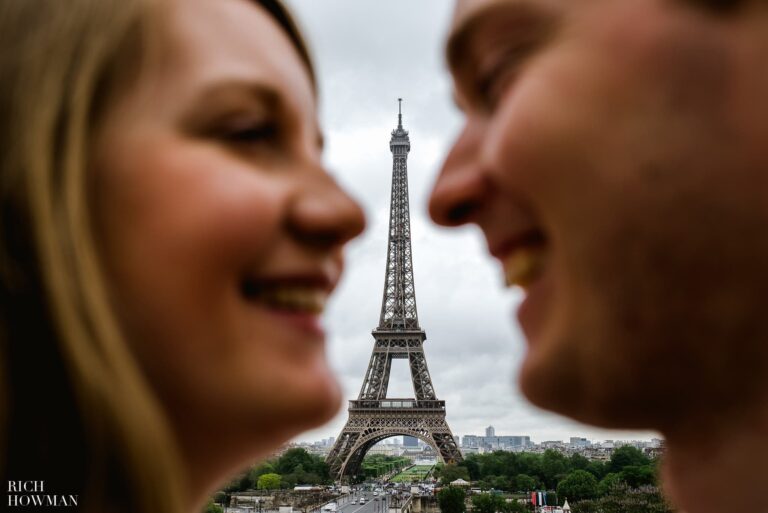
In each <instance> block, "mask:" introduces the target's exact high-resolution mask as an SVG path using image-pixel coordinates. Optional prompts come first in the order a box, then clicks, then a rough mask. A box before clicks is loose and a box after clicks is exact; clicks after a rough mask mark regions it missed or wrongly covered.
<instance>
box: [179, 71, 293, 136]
mask: <svg viewBox="0 0 768 513" xmlns="http://www.w3.org/2000/svg"><path fill="white" fill-rule="evenodd" d="M282 104H283V100H282V96H281V94H280V92H279V91H278V90H277V89H275V88H274V87H272V86H270V85H267V84H262V83H259V82H255V81H250V80H243V79H223V80H219V81H213V82H211V83H209V84H207V85H205V86H203V87H202V88H201V90H200V91H199V92H198V93H197V94H195V95H193V96H192V100H191V101H190V102H189V104H188V106H187V109H186V113H185V115H184V116H183V119H184V122H185V124H187V125H190V124H192V125H194V124H196V123H195V122H196V121H200V118H207V117H208V116H210V115H212V114H221V111H226V110H229V109H232V110H235V109H238V108H242V106H243V105H246V106H253V107H256V108H259V109H263V110H264V111H265V112H274V111H275V110H279V109H280V107H281V106H282ZM203 121H205V119H203Z"/></svg>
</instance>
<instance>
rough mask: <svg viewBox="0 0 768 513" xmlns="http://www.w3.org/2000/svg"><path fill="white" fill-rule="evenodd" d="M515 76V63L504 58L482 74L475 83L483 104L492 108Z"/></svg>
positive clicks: (487, 107)
mask: <svg viewBox="0 0 768 513" xmlns="http://www.w3.org/2000/svg"><path fill="white" fill-rule="evenodd" d="M516 76H517V64H515V63H512V62H510V61H507V60H505V61H504V62H502V63H500V64H499V65H497V66H495V67H494V68H493V69H491V70H490V71H489V72H487V73H486V74H485V75H483V76H482V77H481V78H480V80H478V84H477V93H478V96H479V98H480V101H481V102H482V104H483V106H484V107H485V108H486V109H488V110H493V109H495V108H496V106H497V105H498V104H499V103H500V102H501V99H502V96H504V93H506V91H507V89H509V87H510V86H511V84H512V83H513V82H514V79H515V77H516Z"/></svg>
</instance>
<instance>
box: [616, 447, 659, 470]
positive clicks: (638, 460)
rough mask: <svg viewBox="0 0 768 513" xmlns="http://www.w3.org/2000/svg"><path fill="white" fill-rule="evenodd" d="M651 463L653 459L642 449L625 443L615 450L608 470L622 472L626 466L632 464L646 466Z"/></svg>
mask: <svg viewBox="0 0 768 513" xmlns="http://www.w3.org/2000/svg"><path fill="white" fill-rule="evenodd" d="M650 464H651V460H650V459H649V458H648V457H647V456H646V455H645V454H643V453H642V452H641V451H640V449H638V448H637V447H632V446H631V445H624V446H622V447H619V448H618V449H616V450H614V451H613V453H612V454H611V461H609V462H608V465H607V467H608V472H621V471H622V470H624V467H628V466H630V465H636V466H645V465H650Z"/></svg>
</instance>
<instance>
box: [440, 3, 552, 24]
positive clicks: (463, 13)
mask: <svg viewBox="0 0 768 513" xmlns="http://www.w3.org/2000/svg"><path fill="white" fill-rule="evenodd" d="M514 3H518V4H519V3H526V4H538V3H540V4H550V3H551V2H550V1H548V0H456V4H455V7H454V10H453V21H452V23H451V26H452V27H453V29H456V28H457V27H460V26H461V25H462V24H463V23H465V22H466V20H468V19H469V18H471V17H473V16H474V15H475V14H476V13H478V12H480V11H483V10H484V9H485V8H488V7H491V6H494V5H497V4H500V5H503V4H514Z"/></svg>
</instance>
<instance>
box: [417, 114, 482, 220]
mask: <svg viewBox="0 0 768 513" xmlns="http://www.w3.org/2000/svg"><path fill="white" fill-rule="evenodd" d="M472 132H473V130H472V129H471V128H470V127H467V128H465V129H464V131H463V132H462V134H461V135H460V136H459V138H458V139H457V140H456V142H455V143H454V145H453V147H452V148H451V151H450V152H449V153H448V157H447V158H446V159H445V162H444V163H443V167H442V169H441V170H440V174H439V175H438V177H437V181H436V182H435V185H434V187H433V189H432V195H431V197H430V200H429V213H430V215H431V216H432V219H433V220H434V221H435V222H436V223H437V224H441V225H443V226H460V225H462V224H466V223H471V222H476V221H477V215H478V212H479V211H480V209H481V208H482V206H483V200H484V197H485V196H486V194H487V193H488V190H489V186H490V185H489V183H488V179H487V176H486V174H485V173H483V171H482V166H481V162H480V160H479V158H478V144H477V138H478V134H476V133H472Z"/></svg>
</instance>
